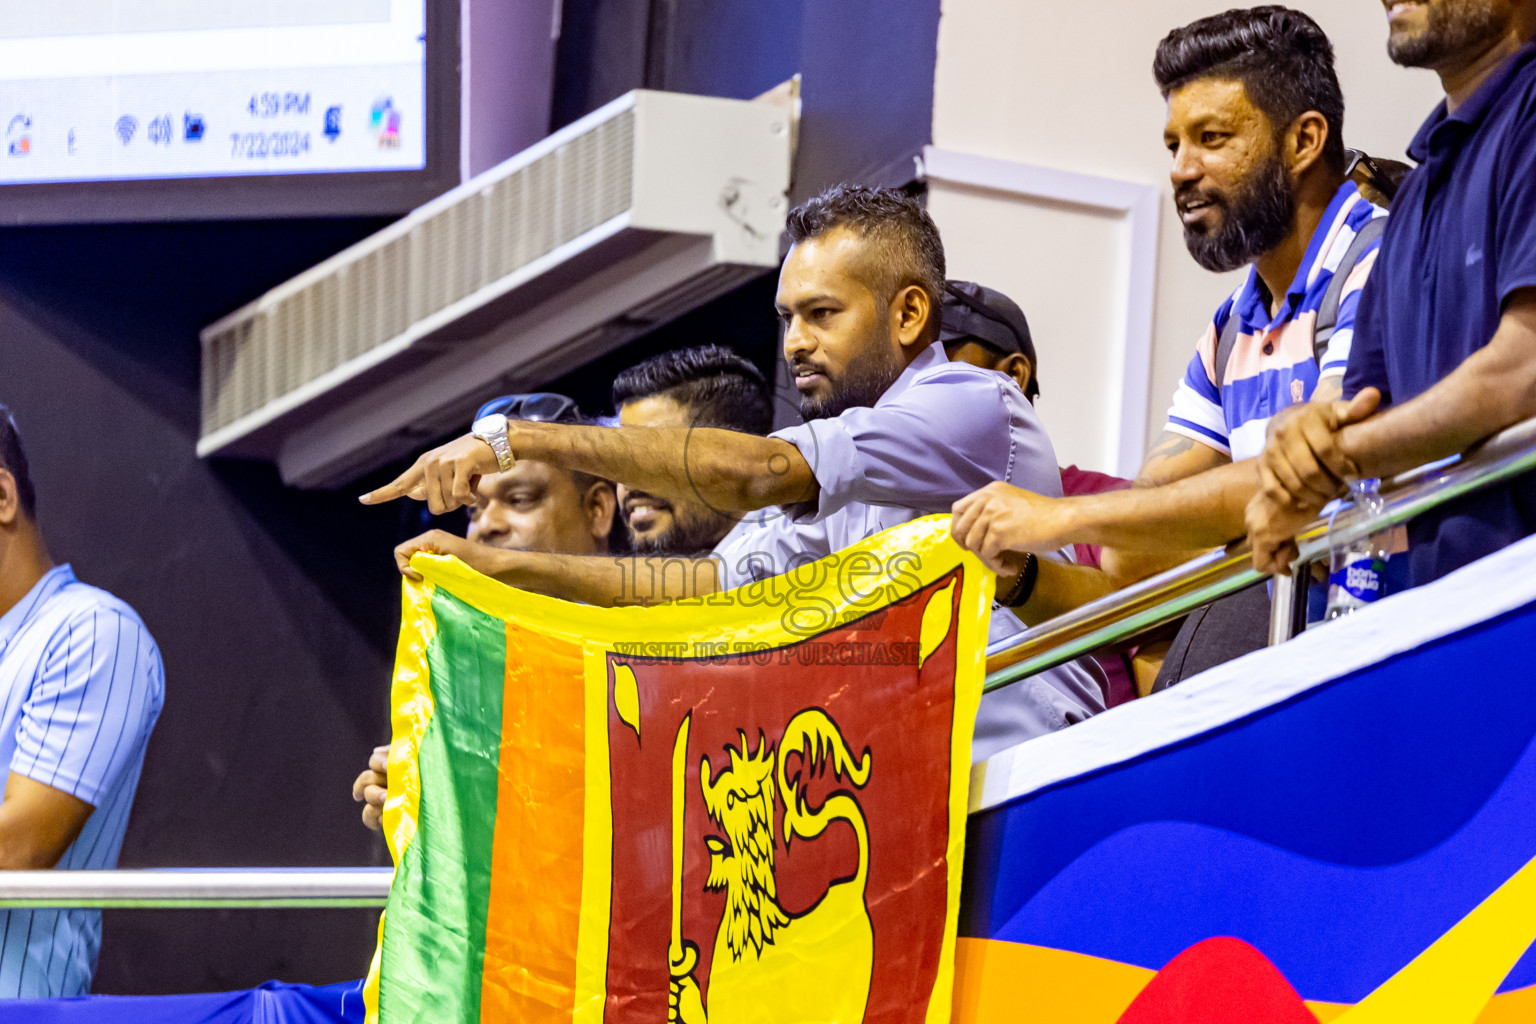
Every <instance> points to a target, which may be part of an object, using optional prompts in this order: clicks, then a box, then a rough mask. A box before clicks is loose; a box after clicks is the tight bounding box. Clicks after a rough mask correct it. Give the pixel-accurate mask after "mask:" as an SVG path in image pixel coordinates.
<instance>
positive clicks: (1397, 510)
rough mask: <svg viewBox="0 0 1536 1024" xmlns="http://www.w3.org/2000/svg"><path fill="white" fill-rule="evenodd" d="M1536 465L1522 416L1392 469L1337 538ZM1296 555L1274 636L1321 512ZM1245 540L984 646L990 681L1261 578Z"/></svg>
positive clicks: (1321, 554)
mask: <svg viewBox="0 0 1536 1024" xmlns="http://www.w3.org/2000/svg"><path fill="white" fill-rule="evenodd" d="M1533 469H1536V419H1531V420H1526V421H1525V422H1523V423H1519V424H1516V425H1515V426H1513V427H1510V428H1509V429H1508V430H1505V431H1503V432H1502V433H1499V434H1496V435H1494V436H1493V437H1491V438H1489V439H1488V440H1487V441H1485V442H1484V443H1482V444H1481V445H1478V446H1477V447H1475V448H1472V449H1470V450H1469V451H1468V452H1467V453H1466V454H1465V455H1462V456H1460V457H1458V458H1455V459H1451V460H1447V461H1443V462H1438V463H1432V464H1431V465H1428V466H1422V467H1420V468H1418V469H1415V470H1410V471H1409V472H1407V473H1404V474H1402V475H1401V476H1397V477H1394V478H1393V479H1392V480H1390V481H1388V482H1387V483H1386V484H1385V485H1384V486H1383V488H1382V492H1383V495H1384V496H1385V498H1386V509H1385V511H1384V512H1383V513H1382V514H1381V515H1380V516H1378V517H1376V518H1372V519H1368V520H1354V521H1352V522H1351V523H1350V524H1349V525H1348V526H1344V525H1341V526H1340V528H1339V530H1338V531H1337V533H1336V535H1335V537H1334V538H1333V540H1334V541H1335V542H1337V543H1341V544H1347V543H1349V542H1351V541H1354V540H1357V539H1359V538H1360V537H1363V536H1366V535H1368V534H1371V533H1374V532H1376V531H1377V530H1379V529H1381V528H1382V527H1384V526H1392V525H1396V524H1398V523H1404V522H1407V521H1408V520H1410V519H1412V518H1413V517H1414V516H1417V515H1419V514H1421V513H1423V512H1426V511H1428V510H1430V509H1432V508H1435V507H1436V506H1438V505H1443V504H1445V503H1446V502H1448V501H1453V500H1455V499H1456V498H1460V497H1462V496H1463V495H1466V494H1469V493H1471V492H1472V491H1476V490H1479V489H1481V488H1484V487H1490V486H1492V485H1494V484H1497V483H1502V482H1504V481H1507V480H1510V479H1512V478H1514V477H1517V476H1519V475H1520V474H1522V473H1526V472H1529V471H1531V470H1533ZM1296 541H1297V548H1298V549H1299V551H1300V556H1299V557H1298V558H1297V559H1296V562H1295V563H1294V565H1293V566H1292V575H1291V576H1289V577H1277V578H1276V580H1275V589H1274V596H1273V599H1272V606H1271V607H1272V612H1271V616H1270V631H1269V636H1270V643H1272V644H1276V643H1282V642H1284V641H1285V640H1289V639H1290V638H1291V637H1292V636H1293V635H1295V633H1296V631H1297V630H1298V629H1299V628H1301V627H1302V626H1303V625H1304V624H1305V613H1306V588H1305V587H1296V586H1295V585H1294V580H1295V579H1296V578H1297V576H1298V575H1300V574H1301V573H1302V572H1304V571H1306V570H1307V568H1308V567H1309V566H1310V565H1311V564H1312V563H1313V562H1314V561H1317V560H1318V559H1319V558H1326V557H1327V555H1328V548H1329V543H1330V540H1329V537H1328V523H1327V521H1326V520H1322V519H1319V520H1317V521H1316V522H1314V523H1313V524H1312V525H1311V526H1309V527H1307V528H1306V529H1305V530H1303V531H1302V532H1301V534H1300V535H1299V536H1298V537H1297V538H1296ZM1265 579H1266V577H1265V576H1264V575H1263V574H1261V573H1259V572H1256V571H1255V570H1254V568H1253V563H1252V560H1251V558H1250V551H1249V548H1248V542H1247V541H1236V542H1234V543H1232V544H1230V545H1228V546H1227V547H1226V548H1225V549H1222V550H1217V551H1212V552H1210V553H1208V554H1204V555H1201V556H1200V557H1198V558H1193V559H1191V560H1189V561H1188V562H1185V563H1184V564H1183V565H1180V566H1177V567H1175V568H1173V569H1170V570H1168V571H1167V572H1165V573H1162V574H1161V575H1158V576H1153V577H1152V578H1151V579H1148V580H1144V581H1143V582H1141V583H1138V584H1136V585H1134V586H1130V587H1127V588H1125V589H1124V590H1120V591H1116V592H1115V593H1113V594H1109V595H1107V596H1105V597H1102V598H1100V599H1099V600H1097V601H1093V602H1091V603H1089V604H1085V605H1083V606H1082V607H1080V608H1075V609H1073V610H1072V611H1070V612H1067V613H1066V614H1065V615H1060V616H1058V617H1056V618H1054V619H1051V620H1050V621H1049V622H1044V623H1041V624H1040V625H1038V626H1035V627H1034V628H1032V629H1028V630H1026V631H1024V632H1023V633H1021V634H1019V635H1018V636H1016V637H1013V638H1012V639H1011V640H1009V641H1007V642H1006V643H1005V644H1004V645H1002V646H1000V647H999V648H997V649H989V650H988V652H987V680H986V684H985V688H986V689H987V690H995V689H998V688H999V687H1002V686H1007V685H1008V684H1009V683H1012V682H1017V681H1018V680H1020V679H1024V678H1027V677H1028V676H1032V675H1034V674H1036V673H1038V672H1043V671H1044V670H1046V669H1048V668H1054V667H1056V666H1057V665H1061V664H1064V663H1066V662H1068V661H1071V660H1073V659H1074V658H1079V657H1081V656H1083V655H1085V654H1088V653H1090V652H1092V651H1095V650H1097V649H1099V648H1101V647H1106V646H1108V645H1110V644H1115V643H1121V642H1124V641H1128V640H1132V639H1134V638H1135V637H1137V636H1139V635H1141V634H1143V633H1146V632H1147V631H1148V630H1151V629H1154V628H1156V627H1157V626H1161V625H1163V624H1164V623H1168V622H1172V621H1173V620H1175V619H1177V618H1179V617H1180V616H1182V615H1185V614H1187V613H1189V612H1190V611H1193V610H1194V609H1195V608H1198V607H1200V606H1201V605H1203V604H1207V603H1209V602H1211V601H1214V600H1216V599H1217V598H1219V597H1225V596H1226V595H1228V594H1232V593H1236V592H1237V591H1239V590H1243V589H1245V588H1247V587H1251V586H1255V585H1256V584H1258V583H1261V582H1263V581H1264V580H1265Z"/></svg>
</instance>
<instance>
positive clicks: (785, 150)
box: [197, 90, 793, 487]
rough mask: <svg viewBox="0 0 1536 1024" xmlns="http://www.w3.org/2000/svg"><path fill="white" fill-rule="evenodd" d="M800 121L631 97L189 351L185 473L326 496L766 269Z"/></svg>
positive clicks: (223, 324) (334, 260)
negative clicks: (480, 411)
mask: <svg viewBox="0 0 1536 1024" xmlns="http://www.w3.org/2000/svg"><path fill="white" fill-rule="evenodd" d="M790 121H791V110H790V109H789V108H786V107H785V106H782V105H776V104H772V103H767V102H750V101H742V100H723V99H714V98H709V97H700V96H684V95H679V94H674V93H662V92H649V91H644V90H638V91H635V92H631V93H628V94H627V95H625V96H622V97H620V98H619V99H617V100H615V101H613V102H612V103H610V104H608V105H607V106H605V107H603V108H602V109H600V110H597V111H594V112H593V113H592V114H589V115H588V116H587V117H584V118H582V119H581V120H580V121H577V122H576V123H574V124H572V125H569V126H568V127H566V128H564V129H562V130H561V131H559V132H556V133H555V134H553V135H551V136H550V137H549V138H547V139H545V140H543V141H542V142H540V143H539V144H537V145H535V146H533V147H531V148H529V149H527V150H525V151H524V152H522V153H520V154H518V155H517V156H515V157H512V158H511V159H510V160H507V161H505V162H504V163H502V164H499V165H498V166H496V167H493V168H492V169H490V170H488V171H486V172H485V173H483V174H481V175H478V176H477V177H475V178H473V179H471V180H470V181H467V182H465V183H464V184H463V185H462V186H460V187H458V188H456V189H454V190H453V191H451V192H448V193H446V194H444V195H443V196H441V197H439V198H438V199H435V200H433V201H432V202H430V203H428V204H427V205H425V206H423V207H421V208H420V209H417V210H415V211H414V212H412V213H411V214H409V215H407V216H406V217H404V218H402V219H401V220H400V221H398V222H396V223H395V224H392V225H390V226H389V227H388V228H385V229H384V230H383V231H380V232H379V233H377V234H375V235H373V236H371V237H369V238H366V239H364V240H363V241H361V242H359V243H358V244H356V245H354V246H352V247H351V248H348V249H346V250H344V251H342V252H340V253H338V254H337V255H335V256H333V257H331V258H330V259H328V260H326V261H325V262H323V263H321V264H319V265H317V266H316V267H314V268H313V269H311V270H308V271H306V272H305V273H303V274H300V275H299V276H298V277H295V278H294V279H292V280H291V281H288V282H285V283H284V284H282V285H279V286H278V287H276V288H274V289H272V291H270V292H268V293H267V294H265V295H263V296H261V297H260V298H258V299H256V300H255V301H254V302H251V303H250V304H248V305H246V306H245V307H243V308H241V309H239V310H237V311H236V312H234V313H232V314H230V315H229V316H227V317H225V318H223V319H222V320H220V321H218V322H217V323H215V324H212V325H210V326H209V327H207V328H206V329H204V331H203V332H202V344H203V361H202V399H203V401H202V432H201V438H200V440H199V441H198V446H197V451H198V454H199V455H201V456H204V457H208V456H239V457H247V458H261V459H270V460H272V461H274V462H276V463H277V465H278V467H279V469H280V471H281V473H282V476H283V479H284V481H286V482H287V483H289V484H292V485H295V486H299V487H328V486H337V485H340V484H344V483H346V482H348V481H349V480H351V479H353V478H355V477H357V476H359V475H361V474H362V473H365V472H367V471H368V470H370V469H373V468H376V467H378V466H380V465H382V464H384V463H386V462H389V461H391V460H393V459H397V458H399V457H401V456H404V455H407V454H411V453H413V452H415V451H416V450H417V449H418V448H419V447H420V446H421V442H422V440H423V439H424V438H430V437H436V436H439V435H441V434H443V433H445V432H448V431H451V430H453V429H455V428H458V427H462V426H465V425H466V424H467V421H468V417H469V416H470V415H471V414H472V412H473V411H474V409H475V407H476V406H477V405H478V404H479V403H480V402H481V401H483V400H484V399H486V398H488V397H491V396H493V395H496V394H501V393H505V392H507V391H516V390H529V389H533V388H536V387H538V386H539V385H541V384H543V383H545V382H548V381H550V380H552V379H554V378H556V377H558V376H560V375H562V374H564V373H567V372H569V371H571V370H574V369H576V368H578V367H580V366H581V365H583V364H585V363H587V362H588V361H590V360H591V359H593V358H595V357H597V356H599V355H601V354H603V353H604V352H606V351H609V350H611V349H613V348H615V347H617V346H618V345H621V344H623V343H624V342H625V341H628V340H630V339H631V338H633V337H635V336H637V335H639V334H641V333H644V332H645V331H648V330H650V329H651V328H653V327H655V326H657V325H658V324H661V323H665V322H666V321H667V320H670V319H672V318H674V317H676V316H679V315H680V314H682V313H685V312H687V311H688V310H690V309H693V308H695V307H697V306H699V305H700V304H702V303H704V302H707V301H709V300H710V299H711V298H714V297H715V296H717V295H719V294H721V293H723V292H725V291H727V290H729V289H731V288H732V287H734V286H736V285H737V284H739V283H740V282H742V281H745V280H748V279H750V278H752V277H756V276H758V275H760V274H762V273H763V272H764V271H765V270H769V269H771V268H773V267H774V266H776V265H777V262H778V256H779V251H778V248H779V236H780V234H781V232H782V231H783V228H784V220H785V213H786V193H787V191H788V187H789V175H790V161H791V136H792V128H793V126H792V125H791V123H790Z"/></svg>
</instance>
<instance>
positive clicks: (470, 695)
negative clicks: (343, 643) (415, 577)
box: [379, 587, 507, 1024]
mask: <svg viewBox="0 0 1536 1024" xmlns="http://www.w3.org/2000/svg"><path fill="white" fill-rule="evenodd" d="M432 611H433V614H434V615H435V616H436V618H437V638H436V640H435V641H434V642H433V644H432V647H431V649H430V650H429V651H428V652H427V665H428V670H429V672H430V677H429V685H430V686H431V688H432V701H433V706H434V711H433V715H432V721H431V722H430V723H429V724H428V725H427V730H426V734H425V735H424V736H423V737H422V743H421V752H420V756H419V762H418V763H419V765H420V770H421V809H420V817H419V819H418V824H417V831H416V837H415V839H414V840H412V842H411V845H410V846H409V847H408V848H407V849H406V852H405V858H404V860H403V862H402V863H401V864H399V865H398V866H397V867H396V870H395V881H394V884H393V886H391V888H390V894H389V904H388V907H387V908H386V911H385V918H384V953H383V963H382V975H381V976H382V981H381V983H380V990H379V1018H380V1021H381V1024H416V1022H427V1021H431V1022H433V1024H437V1022H455V1021H457V1022H463V1024H474V1022H478V1021H479V1020H480V975H481V965H482V963H483V962H484V959H485V921H486V904H487V901H488V900H489V898H490V892H491V838H492V835H493V832H494V829H495V825H496V769H497V765H498V763H499V761H500V756H501V754H500V746H501V708H502V691H503V688H504V686H505V682H506V671H507V640H506V637H507V634H506V625H505V624H504V623H503V622H502V621H501V620H500V619H494V618H492V617H490V616H488V615H485V614H484V613H482V612H479V611H476V610H475V609H473V608H471V607H470V606H469V605H467V604H465V603H464V602H462V601H460V600H459V599H458V598H456V597H453V596H452V595H451V594H448V593H447V592H446V591H444V590H443V589H442V588H441V587H438V588H436V589H435V590H434V592H433V594H432Z"/></svg>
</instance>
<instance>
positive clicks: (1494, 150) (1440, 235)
mask: <svg viewBox="0 0 1536 1024" xmlns="http://www.w3.org/2000/svg"><path fill="white" fill-rule="evenodd" d="M1408 154H1409V155H1410V156H1411V157H1413V159H1414V160H1416V161H1418V163H1419V166H1418V167H1417V168H1415V169H1414V171H1413V172H1412V173H1411V174H1410V175H1409V176H1408V178H1407V180H1406V181H1405V182H1404V183H1403V187H1402V189H1401V191H1399V192H1398V194H1397V197H1396V199H1395V200H1394V201H1393V203H1392V216H1391V219H1390V220H1389V221H1388V223H1387V231H1386V235H1385V236H1384V237H1383V239H1382V244H1381V252H1380V255H1379V256H1378V257H1377V261H1376V266H1375V267H1374V268H1373V269H1372V271H1371V276H1370V280H1369V281H1368V282H1367V283H1366V286H1365V292H1364V294H1363V295H1362V296H1361V298H1360V310H1359V313H1358V316H1357V319H1356V323H1355V339H1354V346H1353V348H1352V349H1351V350H1350V357H1349V369H1348V371H1347V372H1346V374H1345V377H1344V394H1345V395H1346V396H1348V397H1353V396H1354V395H1355V394H1356V393H1357V392H1358V391H1360V389H1362V388H1364V387H1377V388H1380V389H1381V393H1382V399H1383V404H1394V405H1400V404H1402V403H1403V402H1406V401H1408V400H1409V399H1411V398H1413V397H1414V396H1416V395H1418V394H1421V393H1422V392H1424V391H1427V390H1428V389H1429V388H1431V387H1432V386H1434V385H1435V384H1436V383H1437V382H1438V381H1440V380H1441V379H1443V378H1444V377H1446V376H1447V375H1449V374H1450V373H1451V371H1452V370H1455V369H1456V367H1458V366H1460V365H1461V363H1462V360H1464V359H1466V358H1467V357H1468V356H1469V355H1471V354H1472V353H1473V352H1476V351H1477V350H1478V349H1480V348H1482V347H1483V346H1484V345H1486V344H1488V342H1489V340H1491V339H1492V338H1493V334H1494V331H1495V330H1497V328H1498V326H1499V319H1500V317H1501V316H1502V315H1503V311H1504V306H1505V303H1506V302H1508V300H1509V297H1510V295H1511V294H1512V293H1513V292H1515V291H1517V290H1519V289H1521V288H1532V287H1536V44H1532V45H1529V46H1526V47H1525V48H1524V49H1522V50H1520V51H1519V52H1518V53H1517V54H1515V55H1514V56H1513V57H1511V58H1510V59H1509V60H1508V61H1507V62H1505V64H1504V66H1503V67H1501V68H1500V69H1499V70H1498V71H1497V72H1496V73H1495V74H1494V75H1493V76H1492V77H1491V78H1489V79H1488V81H1486V82H1484V83H1483V84H1482V86H1481V87H1480V88H1479V89H1478V90H1477V92H1476V93H1474V94H1473V95H1472V96H1471V97H1470V98H1469V99H1468V100H1467V102H1466V103H1464V104H1462V106H1461V107H1460V108H1459V109H1458V110H1457V111H1456V112H1455V113H1447V111H1446V106H1445V104H1444V103H1441V104H1440V106H1439V107H1438V108H1436V110H1435V112H1434V113H1433V114H1431V115H1430V117H1429V120H1428V121H1426V122H1425V123H1424V126H1423V127H1422V128H1420V129H1419V133H1418V135H1417V136H1415V137H1414V140H1413V144H1412V145H1411V146H1410V147H1409V148H1408ZM1531 358H1532V359H1536V352H1532V353H1531ZM1531 533H1536V475H1531V476H1525V477H1521V478H1519V479H1517V480H1515V481H1514V482H1513V483H1511V484H1507V485H1503V486H1500V487H1498V488H1495V489H1491V490H1487V491H1483V492H1481V493H1479V494H1475V495H1472V496H1471V497H1468V498H1465V499H1462V500H1460V501H1457V502H1453V503H1451V504H1448V505H1444V506H1441V508H1440V509H1438V510H1436V511H1434V512H1430V513H1426V514H1425V515H1422V516H1420V517H1419V518H1418V519H1416V520H1414V521H1413V523H1412V524H1411V525H1410V527H1409V538H1410V541H1411V544H1412V551H1411V553H1410V561H1411V576H1412V579H1413V582H1414V583H1415V584H1420V583H1427V582H1429V581H1430V580H1434V579H1438V578H1440V577H1441V576H1444V575H1445V574H1446V573H1448V572H1450V571H1452V570H1453V569H1457V568H1460V567H1461V566H1463V565H1466V564H1467V563H1469V562H1472V561H1475V560H1476V559H1478V558H1481V557H1482V556H1484V555H1486V554H1489V553H1491V552H1493V551H1497V550H1498V549H1499V548H1501V547H1503V546H1505V545H1506V544H1509V543H1511V542H1513V541H1515V540H1518V539H1520V538H1521V537H1524V536H1527V535H1528V534H1531Z"/></svg>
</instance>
